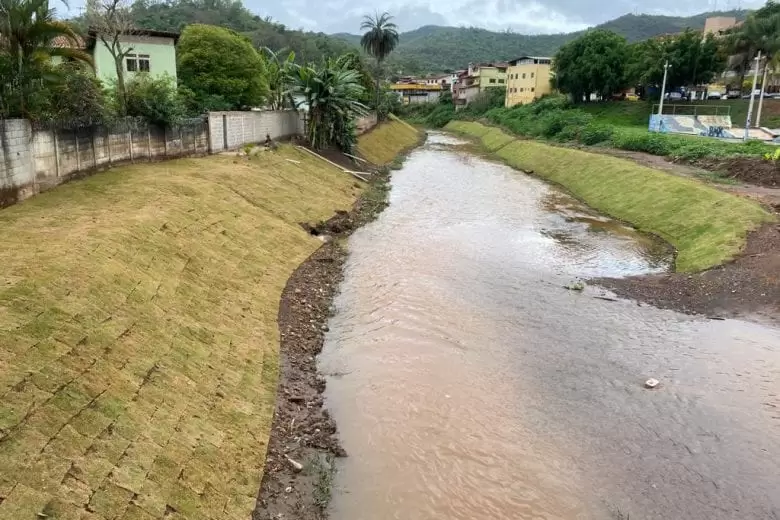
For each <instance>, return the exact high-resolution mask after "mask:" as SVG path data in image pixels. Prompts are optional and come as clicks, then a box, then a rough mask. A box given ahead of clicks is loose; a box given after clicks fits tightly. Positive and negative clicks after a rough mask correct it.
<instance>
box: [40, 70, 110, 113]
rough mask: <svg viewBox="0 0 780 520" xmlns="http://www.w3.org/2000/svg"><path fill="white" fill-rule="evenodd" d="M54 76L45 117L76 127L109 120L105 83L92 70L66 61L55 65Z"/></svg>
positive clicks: (48, 89) (49, 89)
mask: <svg viewBox="0 0 780 520" xmlns="http://www.w3.org/2000/svg"><path fill="white" fill-rule="evenodd" d="M53 70H54V78H55V80H54V81H52V82H51V83H50V84H49V85H48V88H47V89H46V90H47V92H48V95H49V99H50V102H49V104H48V113H47V114H46V115H45V116H43V117H42V119H47V120H53V121H57V122H59V123H60V124H67V125H69V126H72V127H84V126H92V125H96V124H100V123H102V122H104V121H105V119H106V99H105V96H104V93H103V84H102V83H101V82H100V80H99V79H97V78H96V77H95V74H94V73H93V72H92V71H91V70H87V69H85V68H84V67H83V66H81V65H80V64H78V63H74V62H65V63H62V64H60V65H58V66H56V67H54V68H53Z"/></svg>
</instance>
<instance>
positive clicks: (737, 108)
mask: <svg viewBox="0 0 780 520" xmlns="http://www.w3.org/2000/svg"><path fill="white" fill-rule="evenodd" d="M749 103H750V100H748V99H708V100H706V101H691V102H687V101H675V102H669V101H666V102H665V103H664V106H665V107H666V108H665V109H664V113H671V111H672V107H676V108H677V111H678V113H680V114H692V113H693V109H692V108H689V107H691V106H692V105H696V106H697V107H698V108H697V112H698V113H702V114H715V113H716V107H717V113H718V114H726V112H727V110H723V109H722V108H721V107H728V112H729V113H730V115H731V123H732V125H734V126H735V127H740V128H741V127H744V126H745V119H746V118H747V112H748V105H749ZM755 103H756V106H757V105H758V99H756V100H755ZM657 104H658V102H657V101H655V102H650V101H604V102H600V103H585V104H583V105H581V106H582V109H583V110H584V111H585V112H587V113H589V114H591V115H592V116H593V118H594V120H595V121H597V122H599V123H603V124H611V125H615V126H637V127H642V128H645V129H646V128H647V125H648V121H649V119H650V113H651V112H652V110H653V105H657ZM753 110H754V111H755V110H756V108H755V107H754V109H753ZM753 117H754V119H755V112H754V114H753ZM761 126H764V127H769V128H780V100H778V99H764V106H763V108H762V110H761Z"/></svg>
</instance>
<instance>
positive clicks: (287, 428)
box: [252, 133, 425, 520]
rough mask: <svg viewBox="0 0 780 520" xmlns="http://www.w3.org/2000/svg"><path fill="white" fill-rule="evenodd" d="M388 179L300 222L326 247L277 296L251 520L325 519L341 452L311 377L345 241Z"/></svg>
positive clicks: (385, 172) (383, 197) (378, 178)
mask: <svg viewBox="0 0 780 520" xmlns="http://www.w3.org/2000/svg"><path fill="white" fill-rule="evenodd" d="M424 139H425V134H424V133H421V134H420V135H419V136H416V137H415V139H414V140H413V141H411V142H410V144H409V145H408V146H405V147H404V148H403V149H401V150H400V153H398V156H397V157H398V159H397V160H398V161H400V160H402V158H403V157H404V156H405V154H406V153H407V152H409V151H410V150H411V149H413V148H414V147H416V146H418V145H419V144H421V143H422V141H424ZM325 155H326V156H327V157H328V158H329V159H330V160H333V161H336V162H338V163H340V164H342V163H343V165H344V166H347V165H349V166H350V167H351V168H353V169H357V168H356V166H355V165H354V164H353V163H351V162H349V164H347V163H344V157H343V156H340V154H325ZM365 166H366V168H365V169H366V170H374V167H373V166H371V165H368V164H367V163H366V165H365ZM389 180H390V173H389V169H387V168H382V169H380V170H375V171H373V174H371V181H370V182H369V184H368V186H367V187H366V188H365V189H364V191H363V193H362V194H361V195H360V198H359V199H358V200H357V202H356V203H355V205H354V206H353V208H352V210H351V211H349V212H344V211H341V212H337V213H336V214H335V215H334V216H333V217H332V218H330V219H329V220H327V221H326V222H318V223H307V222H302V223H301V225H302V226H303V227H304V228H305V229H306V230H307V231H308V232H309V233H311V234H312V235H314V236H318V237H320V238H321V239H323V240H324V241H325V244H324V245H323V246H322V247H321V248H320V249H318V250H317V251H316V252H315V253H313V254H312V255H311V256H310V257H309V258H308V259H307V260H306V261H305V262H304V263H303V264H301V265H300V266H299V267H298V269H296V270H295V272H294V273H293V275H292V276H291V277H290V279H289V280H288V281H287V285H286V286H285V288H284V291H283V292H282V298H281V302H280V306H279V319H278V321H279V333H280V354H279V356H280V359H279V370H280V372H279V387H278V391H277V396H276V403H275V413H274V419H273V426H272V429H271V437H270V441H269V444H268V452H267V455H266V462H265V469H264V474H263V480H262V484H261V487H260V492H259V494H258V497H257V505H256V507H255V510H254V512H253V514H252V518H253V520H271V519H273V520H280V519H287V520H292V519H295V520H319V519H323V518H325V517H326V507H327V504H328V502H329V501H330V494H331V478H332V475H333V468H334V465H333V462H334V458H335V457H343V456H346V453H345V452H344V450H343V449H342V447H341V446H340V444H339V441H338V438H337V437H336V424H335V422H334V421H333V420H332V419H331V417H330V415H329V414H328V411H327V410H326V409H325V408H324V407H323V396H322V393H323V392H324V390H325V379H324V378H323V377H322V376H321V375H320V374H319V373H318V371H317V359H316V356H317V354H319V353H320V351H321V350H322V346H323V341H324V335H325V332H327V330H328V328H327V327H328V326H327V323H328V318H329V317H330V306H331V302H332V301H333V298H334V296H335V295H336V293H337V292H338V287H339V284H340V282H341V280H342V279H343V273H342V269H343V267H344V263H345V261H346V258H347V251H346V249H345V244H344V239H346V237H348V236H349V235H350V234H351V233H352V232H353V231H355V230H356V229H358V228H359V227H361V226H363V225H365V224H366V223H368V222H370V221H372V220H374V219H375V218H376V217H377V216H378V215H379V213H381V212H382V210H383V209H384V208H385V207H386V206H387V194H388V191H389V189H390V185H389Z"/></svg>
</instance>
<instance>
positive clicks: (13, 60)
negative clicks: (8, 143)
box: [0, 0, 92, 116]
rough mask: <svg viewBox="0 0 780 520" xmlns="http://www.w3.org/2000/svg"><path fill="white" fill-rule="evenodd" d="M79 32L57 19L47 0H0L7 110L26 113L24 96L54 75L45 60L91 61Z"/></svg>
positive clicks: (0, 26) (2, 86)
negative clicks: (58, 42)
mask: <svg viewBox="0 0 780 520" xmlns="http://www.w3.org/2000/svg"><path fill="white" fill-rule="evenodd" d="M55 40H65V41H66V42H69V43H70V44H71V45H70V46H68V47H63V46H61V45H55ZM80 41H81V40H80V38H79V35H78V34H77V33H76V32H75V30H74V29H73V28H72V27H71V26H69V25H68V24H66V23H65V22H61V21H59V20H57V19H56V13H55V10H54V9H52V8H50V7H49V2H48V0H0V53H1V54H3V55H4V56H5V59H4V61H5V65H4V66H5V68H6V70H7V74H4V75H3V79H4V80H5V83H3V85H0V88H2V89H3V90H4V91H5V92H2V91H0V94H5V95H6V96H12V97H13V98H14V99H15V102H14V105H15V106H14V107H9V108H8V110H9V111H10V112H15V113H16V114H17V115H22V116H27V115H29V114H28V110H27V107H26V100H27V98H28V97H29V96H30V95H32V92H33V91H34V90H35V89H36V88H38V89H39V88H41V87H42V86H43V84H44V83H48V82H49V81H51V80H52V79H53V78H52V77H51V76H49V75H48V74H45V72H51V71H50V70H49V67H48V63H49V62H50V60H51V58H52V57H54V56H59V57H62V58H67V59H71V60H76V61H80V62H84V63H88V64H92V57H91V56H90V55H89V54H88V53H86V52H84V51H83V50H81V49H80V48H79V47H80V45H79V42H80Z"/></svg>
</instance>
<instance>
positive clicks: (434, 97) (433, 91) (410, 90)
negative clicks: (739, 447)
mask: <svg viewBox="0 0 780 520" xmlns="http://www.w3.org/2000/svg"><path fill="white" fill-rule="evenodd" d="M390 90H392V91H393V92H395V93H396V94H398V98H399V99H400V100H401V103H403V104H404V105H417V104H420V103H435V102H436V101H438V100H439V96H440V95H441V91H442V87H441V85H439V84H433V85H428V84H425V83H400V82H399V83H395V84H393V85H390Z"/></svg>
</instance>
